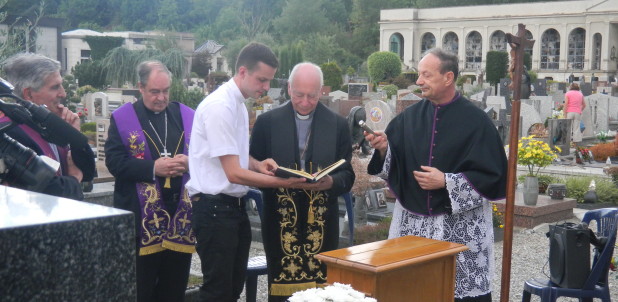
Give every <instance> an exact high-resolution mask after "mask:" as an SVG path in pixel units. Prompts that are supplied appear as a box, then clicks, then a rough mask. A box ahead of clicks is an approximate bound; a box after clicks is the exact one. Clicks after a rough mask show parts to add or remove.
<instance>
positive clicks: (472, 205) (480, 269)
mask: <svg viewBox="0 0 618 302" xmlns="http://www.w3.org/2000/svg"><path fill="white" fill-rule="evenodd" d="M390 159H391V157H390V148H389V149H388V151H387V153H386V160H385V161H384V166H383V169H382V172H381V173H380V174H379V175H378V176H380V177H382V178H384V179H386V176H387V175H388V171H389V170H390ZM446 189H447V191H448V193H449V198H450V200H451V206H452V209H453V214H451V215H449V214H445V215H440V216H421V215H417V214H415V213H412V212H410V211H408V210H406V209H405V208H403V206H401V204H400V203H399V200H397V202H396V203H395V208H394V210H393V221H392V222H391V226H390V230H389V235H388V237H389V238H396V237H401V236H406V235H414V236H420V237H425V238H431V239H436V240H444V241H449V242H454V243H459V244H465V245H466V246H467V247H468V250H466V251H463V252H461V253H459V254H457V257H456V258H457V259H456V260H457V269H456V278H455V297H456V298H463V297H476V296H480V295H485V294H487V293H489V292H491V291H492V278H493V275H494V250H493V240H494V238H493V237H494V236H493V224H492V216H491V214H492V213H491V204H490V203H489V201H488V200H487V199H485V198H483V197H481V196H480V195H479V193H478V192H476V191H475V190H474V189H473V187H472V186H471V185H470V183H469V182H468V180H467V179H466V178H465V177H464V175H463V174H461V173H458V174H451V173H446Z"/></svg>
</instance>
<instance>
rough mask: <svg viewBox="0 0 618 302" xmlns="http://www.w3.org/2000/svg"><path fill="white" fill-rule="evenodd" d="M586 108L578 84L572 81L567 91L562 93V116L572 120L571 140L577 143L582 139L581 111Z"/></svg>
mask: <svg viewBox="0 0 618 302" xmlns="http://www.w3.org/2000/svg"><path fill="white" fill-rule="evenodd" d="M584 108H586V102H585V101H584V95H583V94H582V93H581V92H580V91H579V85H578V84H577V83H572V84H571V86H570V87H569V92H567V93H566V94H565V95H564V118H568V119H571V120H573V121H572V123H571V141H573V143H579V142H581V141H582V132H581V130H580V125H579V124H580V121H581V119H582V111H583V110H584Z"/></svg>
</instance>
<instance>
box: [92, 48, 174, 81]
mask: <svg viewBox="0 0 618 302" xmlns="http://www.w3.org/2000/svg"><path fill="white" fill-rule="evenodd" d="M146 60H159V61H161V63H163V64H165V66H167V68H168V69H169V70H170V71H171V72H172V75H173V77H174V78H177V79H181V78H183V76H184V74H185V70H184V67H185V64H186V62H185V59H184V57H183V53H182V50H179V49H176V48H173V49H169V50H167V51H165V52H163V51H161V50H158V49H144V50H128V49H126V48H123V47H117V48H114V49H112V50H111V51H110V52H109V53H108V54H107V56H106V57H105V58H104V59H103V61H102V62H101V64H102V67H103V70H104V71H105V73H106V79H107V80H108V81H110V82H111V83H113V85H115V86H121V85H124V83H125V82H129V83H132V84H133V85H136V84H137V76H136V75H135V68H136V67H137V65H138V64H139V63H141V62H143V61H146Z"/></svg>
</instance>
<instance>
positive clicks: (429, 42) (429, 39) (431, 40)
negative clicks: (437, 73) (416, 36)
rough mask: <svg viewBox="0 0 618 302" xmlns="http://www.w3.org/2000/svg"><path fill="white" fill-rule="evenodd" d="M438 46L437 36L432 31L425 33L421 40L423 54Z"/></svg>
mask: <svg viewBox="0 0 618 302" xmlns="http://www.w3.org/2000/svg"><path fill="white" fill-rule="evenodd" d="M434 47H436V37H435V36H434V35H433V34H432V33H424V34H423V38H422V40H421V54H424V53H425V52H426V51H428V50H430V49H432V48H434Z"/></svg>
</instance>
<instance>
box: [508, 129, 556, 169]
mask: <svg viewBox="0 0 618 302" xmlns="http://www.w3.org/2000/svg"><path fill="white" fill-rule="evenodd" d="M554 148H555V149H556V151H554V150H552V149H551V148H550V147H549V145H548V144H547V143H546V142H543V141H540V140H536V139H534V136H533V135H531V136H526V137H522V138H521V139H520V140H519V142H518V149H517V162H518V163H519V164H520V165H525V166H527V167H528V176H537V175H538V174H539V171H540V170H541V168H544V167H547V166H549V165H550V164H551V163H552V162H553V161H554V159H556V158H558V154H557V153H559V152H561V150H560V148H558V147H554Z"/></svg>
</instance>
